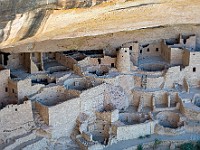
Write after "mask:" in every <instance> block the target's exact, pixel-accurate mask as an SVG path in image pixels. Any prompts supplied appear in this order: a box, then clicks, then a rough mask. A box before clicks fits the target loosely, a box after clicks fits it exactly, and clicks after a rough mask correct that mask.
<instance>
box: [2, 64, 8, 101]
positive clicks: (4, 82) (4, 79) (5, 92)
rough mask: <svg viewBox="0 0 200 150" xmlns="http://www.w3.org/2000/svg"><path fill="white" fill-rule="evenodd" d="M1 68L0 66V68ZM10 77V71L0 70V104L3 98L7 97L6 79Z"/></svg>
mask: <svg viewBox="0 0 200 150" xmlns="http://www.w3.org/2000/svg"><path fill="white" fill-rule="evenodd" d="M0 67H1V66H0ZM9 77H10V70H9V69H3V68H2V67H1V68H0V93H1V94H0V102H2V101H3V98H5V97H8V78H9Z"/></svg>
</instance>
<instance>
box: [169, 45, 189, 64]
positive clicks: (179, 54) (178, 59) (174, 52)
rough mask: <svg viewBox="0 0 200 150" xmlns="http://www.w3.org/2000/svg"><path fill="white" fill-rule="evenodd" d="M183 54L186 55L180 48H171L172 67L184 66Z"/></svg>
mask: <svg viewBox="0 0 200 150" xmlns="http://www.w3.org/2000/svg"><path fill="white" fill-rule="evenodd" d="M183 53H184V50H182V49H180V48H171V56H170V64H171V65H182V64H183ZM185 59H186V58H185Z"/></svg>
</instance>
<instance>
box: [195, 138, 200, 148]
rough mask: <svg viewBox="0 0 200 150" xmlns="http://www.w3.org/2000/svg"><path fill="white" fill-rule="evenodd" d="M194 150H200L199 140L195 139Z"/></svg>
mask: <svg viewBox="0 0 200 150" xmlns="http://www.w3.org/2000/svg"><path fill="white" fill-rule="evenodd" d="M195 148H196V150H200V140H199V141H197V143H196V145H195Z"/></svg>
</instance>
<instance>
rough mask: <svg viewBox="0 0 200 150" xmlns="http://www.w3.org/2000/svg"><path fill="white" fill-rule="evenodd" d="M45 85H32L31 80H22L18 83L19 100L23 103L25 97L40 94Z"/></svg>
mask: <svg viewBox="0 0 200 150" xmlns="http://www.w3.org/2000/svg"><path fill="white" fill-rule="evenodd" d="M44 86H45V85H43V84H35V85H32V83H31V79H25V80H20V81H18V82H17V93H18V100H19V102H22V101H23V99H24V98H25V97H28V96H31V95H32V94H35V93H36V92H38V91H39V90H40V89H41V88H43V87H44Z"/></svg>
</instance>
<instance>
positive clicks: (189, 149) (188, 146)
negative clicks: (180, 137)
mask: <svg viewBox="0 0 200 150" xmlns="http://www.w3.org/2000/svg"><path fill="white" fill-rule="evenodd" d="M180 150H195V146H194V145H193V144H192V143H191V142H190V143H184V144H181V145H180Z"/></svg>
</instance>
